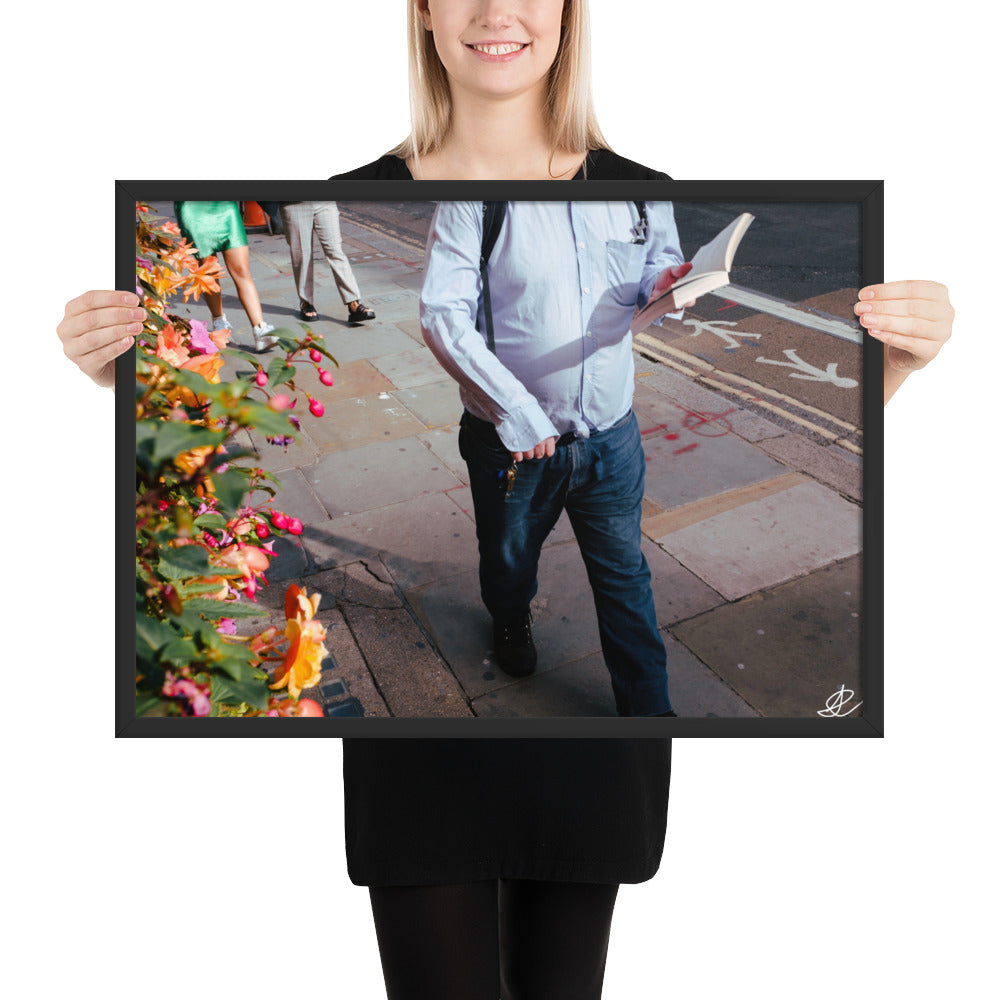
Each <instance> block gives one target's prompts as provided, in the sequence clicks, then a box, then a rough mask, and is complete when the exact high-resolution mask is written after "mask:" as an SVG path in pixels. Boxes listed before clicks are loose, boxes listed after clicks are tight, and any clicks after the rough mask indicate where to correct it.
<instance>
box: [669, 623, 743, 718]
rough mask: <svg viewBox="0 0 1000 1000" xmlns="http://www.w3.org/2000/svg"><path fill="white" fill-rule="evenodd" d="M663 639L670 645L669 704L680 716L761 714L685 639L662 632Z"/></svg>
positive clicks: (719, 716)
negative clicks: (708, 664)
mask: <svg viewBox="0 0 1000 1000" xmlns="http://www.w3.org/2000/svg"><path fill="white" fill-rule="evenodd" d="M663 642H664V645H665V646H666V647H667V684H668V688H669V691H670V704H671V705H672V706H673V709H674V711H675V712H676V713H677V715H678V716H683V717H685V718H689V719H690V718H703V719H745V718H754V717H756V716H757V715H759V714H760V713H758V712H757V711H755V710H754V709H753V708H752V707H751V706H750V705H748V704H747V703H746V702H745V701H744V700H743V698H741V697H740V695H739V694H738V693H737V692H736V691H734V690H733V689H732V688H731V687H730V686H729V684H727V683H726V682H725V681H724V680H723V679H722V678H720V677H719V675H718V674H716V673H714V672H713V671H712V670H710V669H709V668H708V667H707V666H706V665H705V664H704V663H702V662H701V660H699V659H698V657H697V656H695V654H694V653H692V652H691V650H690V649H688V648H687V647H686V646H685V645H683V643H681V642H679V641H678V640H677V639H675V638H674V637H673V636H672V635H670V634H669V633H667V632H665V633H663Z"/></svg>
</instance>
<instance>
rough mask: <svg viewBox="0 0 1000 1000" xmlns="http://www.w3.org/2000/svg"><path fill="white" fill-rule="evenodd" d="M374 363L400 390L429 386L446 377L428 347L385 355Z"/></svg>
mask: <svg viewBox="0 0 1000 1000" xmlns="http://www.w3.org/2000/svg"><path fill="white" fill-rule="evenodd" d="M372 363H373V364H374V365H375V367H376V368H377V369H378V370H379V371H380V372H381V373H382V374H383V375H385V376H386V378H388V379H391V380H392V382H393V384H394V385H395V386H397V387H398V388H400V389H413V388H415V387H416V386H418V385H429V384H431V383H434V382H440V381H441V380H442V379H443V378H444V377H445V372H444V369H443V368H442V367H441V365H440V364H439V363H438V360H437V358H435V357H434V355H433V354H431V352H430V350H429V349H428V348H426V347H415V348H413V349H412V350H409V351H399V352H397V353H395V354H391V355H385V356H383V357H380V358H375V359H374V361H373V362H372Z"/></svg>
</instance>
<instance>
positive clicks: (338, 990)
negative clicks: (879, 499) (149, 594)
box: [0, 0, 1000, 1000]
mask: <svg viewBox="0 0 1000 1000" xmlns="http://www.w3.org/2000/svg"><path fill="white" fill-rule="evenodd" d="M593 6H594V8H595V10H594V28H595V31H594V62H595V76H596V84H595V91H596V94H597V99H598V111H599V115H600V119H601V121H602V124H603V126H604V128H605V131H606V133H607V135H608V137H609V139H610V141H611V142H612V144H613V145H614V146H615V147H616V148H617V149H618V150H619V151H620V152H622V153H624V154H625V155H627V156H629V157H631V158H633V159H636V160H639V161H641V162H645V163H648V164H650V165H652V166H655V167H658V168H662V169H666V170H667V171H669V172H670V173H671V174H672V175H673V176H674V177H677V178H683V179H702V178H712V179H765V178H830V179H843V178H874V179H880V178H884V179H885V180H886V271H887V277H890V278H903V277H921V278H933V279H936V280H939V281H942V282H944V283H946V284H947V285H948V286H949V288H950V289H951V293H952V301H953V302H954V304H955V305H956V307H957V310H958V320H957V322H956V325H955V334H954V339H953V341H952V343H951V344H949V345H948V346H947V348H946V349H945V351H944V352H943V353H942V355H941V357H940V359H939V360H938V361H936V362H935V363H934V365H933V366H932V367H931V368H930V369H929V370H928V371H926V372H921V373H918V374H916V375H914V376H913V377H912V378H911V379H910V380H909V382H908V383H907V384H906V385H905V386H904V387H903V388H902V390H901V391H900V393H899V395H898V397H897V398H896V400H894V401H893V403H892V404H891V406H890V407H889V409H888V411H887V414H886V451H887V461H886V505H887V510H888V516H887V520H886V566H887V569H886V632H887V657H886V690H887V703H888V709H887V713H886V731H887V734H888V735H887V738H886V739H885V740H858V741H843V740H840V741H834V740H813V741H805V740H795V741H788V740H784V741H782V740H741V741H736V740H712V741H695V740H678V741H676V742H675V769H674V770H675V773H674V779H673V784H672V791H671V821H670V828H669V830H668V834H667V846H666V851H665V855H664V862H663V866H662V868H661V870H660V872H659V874H658V875H657V876H656V878H655V879H653V880H652V881H651V882H649V883H646V884H644V885H641V886H626V887H623V889H622V890H621V893H620V896H619V905H618V909H617V911H616V916H615V927H614V931H613V934H612V943H611V952H610V958H609V964H608V972H607V981H606V990H605V996H606V997H607V998H608V1000H626V998H635V997H685V998H699V1000H702V998H703V1000H715V998H723V997H730V996H744V995H749V996H763V995H767V996H769V997H776V998H798V997H801V996H810V997H815V998H825V997H834V996H837V997H843V996H845V995H846V996H855V997H859V998H864V1000H869V998H875V997H882V996H884V995H885V994H886V993H887V992H889V991H891V992H892V993H894V994H899V995H905V996H908V997H910V998H914V1000H919V998H929V997H936V996H938V995H941V994H942V993H944V992H947V993H949V994H953V995H956V996H964V995H975V994H977V993H979V992H981V990H980V988H979V983H980V981H981V979H985V977H986V974H987V943H988V940H992V936H993V935H990V936H989V938H987V934H988V931H989V927H988V923H987V920H988V918H989V917H991V916H992V914H993V905H992V902H993V899H994V898H995V891H996V884H995V878H996V869H995V862H994V860H993V855H994V852H993V851H992V850H988V848H991V847H993V846H995V845H994V844H993V843H992V837H991V831H992V829H993V824H992V817H991V815H990V814H989V813H987V811H986V810H987V806H986V802H987V801H988V800H990V799H991V798H992V794H991V792H992V791H993V790H994V788H995V782H994V781H993V780H991V779H992V769H991V768H990V765H991V764H992V762H993V759H994V757H995V753H994V751H993V744H992V743H991V742H989V741H988V739H987V727H988V726H989V725H990V723H991V722H992V718H991V716H992V709H993V705H994V704H995V702H996V700H997V681H996V668H997V666H998V665H1000V664H998V657H997V654H996V651H995V647H994V646H993V645H992V644H991V643H990V642H989V639H990V638H991V632H992V628H991V625H992V620H991V618H995V614H993V609H992V608H991V607H988V606H987V581H988V580H989V581H991V582H992V579H993V577H994V572H993V571H994V567H995V565H996V562H997V557H998V555H1000V553H998V546H997V529H996V520H995V514H994V512H995V509H996V504H995V500H994V491H993V489H992V488H991V487H992V486H993V468H994V467H995V464H996V453H997V448H996V444H995V439H994V437H993V427H992V418H993V413H992V407H991V406H989V396H988V393H989V389H990V387H991V385H992V379H991V373H992V371H993V369H994V368H995V364H996V357H997V349H996V340H995V337H996V332H997V331H996V319H995V315H994V313H993V311H992V310H990V309H989V306H988V301H989V295H990V294H991V291H992V285H993V275H992V273H991V272H992V259H993V256H994V255H993V254H992V253H990V252H988V246H987V239H986V235H985V234H987V233H990V232H991V231H992V230H995V228H996V224H997V212H996V208H995V202H994V200H993V197H992V186H987V185H992V182H993V180H994V178H993V176H992V174H990V175H987V169H988V165H991V164H992V163H993V162H994V158H993V157H989V156H987V155H986V152H987V149H986V145H985V140H984V138H983V135H984V133H988V132H990V131H993V130H992V129H991V127H990V124H989V122H987V121H985V120H982V119H981V118H977V117H976V116H975V114H974V112H973V111H972V104H973V103H974V100H975V98H976V96H977V95H981V94H983V93H985V92H986V87H987V73H986V67H987V66H988V65H990V63H989V62H988V59H990V58H991V57H992V53H988V52H987V50H986V45H985V39H984V37H983V36H982V35H981V34H977V33H976V31H975V29H974V28H970V29H968V30H966V29H965V27H964V25H965V24H966V23H969V24H975V22H976V18H974V17H972V18H968V19H967V18H965V17H963V16H962V10H963V9H964V10H965V11H966V12H967V13H969V14H970V15H971V13H972V7H971V5H970V4H962V3H957V4H953V5H952V6H951V7H950V8H949V11H948V13H947V14H946V15H945V16H944V17H943V16H942V12H941V11H940V9H939V8H932V7H931V6H930V5H929V4H919V5H918V4H902V3H892V4H883V5H879V6H878V7H876V6H875V5H873V4H870V3H859V2H856V0H848V2H846V3H844V4H841V5H840V6H839V7H836V8H835V7H831V6H826V7H823V8H821V9H820V10H819V12H818V13H817V12H815V11H813V10H811V9H809V10H807V9H806V8H803V7H802V5H800V4H792V3H787V2H781V3H765V4H764V5H760V4H758V5H754V6H752V7H748V6H747V5H745V4H742V3H732V2H731V0H720V2H719V3H716V4H714V5H712V6H711V7H710V8H706V7H704V6H701V7H697V6H692V5H681V4H671V5H661V4H648V3H645V2H641V0H624V2H618V3H610V2H607V0H593ZM402 8H403V3H402V0H394V2H391V3H390V2H388V0H379V2H377V3H370V4H366V5H362V4H354V3H351V4H347V3H341V4H337V5H334V4H329V3H318V2H314V0H295V2H293V3H291V4H290V5H289V6H288V7H287V8H276V7H275V6H274V5H273V4H263V3H255V2H249V3H248V2H243V3H239V4H236V3H232V2H228V0H227V2H221V3H213V4H210V5H209V4H206V5H202V6H200V7H193V6H186V5H185V6H173V5H170V6H168V5H166V4H163V5H155V4H145V5H135V4H131V3H122V2H115V3H103V4H96V5H90V7H81V6H73V7H70V8H68V9H61V10H58V9H57V10H54V9H52V8H45V9H44V11H43V10H42V9H41V8H36V9H35V10H31V11H27V12H25V13H23V14H22V18H23V20H22V24H21V27H20V29H19V31H18V32H17V38H18V40H17V44H16V45H14V44H12V45H11V46H10V48H9V50H8V54H7V57H6V59H5V64H4V65H3V67H2V70H0V72H2V73H3V83H4V92H5V94H7V95H8V98H9V100H8V101H7V102H6V103H7V111H6V113H5V119H6V128H5V133H6V135H5V137H6V139H7V140H8V142H7V143H6V145H7V150H8V152H7V156H6V157H5V162H4V168H3V170H4V181H5V183H4V190H5V192H6V197H5V199H4V235H5V237H6V238H5V240H4V246H3V251H2V252H3V261H4V265H5V266H4V268H3V275H4V293H5V295H4V304H5V308H6V311H7V312H6V317H5V318H6V324H5V326H6V331H5V333H6V336H5V343H6V344H7V345H8V346H7V351H8V354H7V357H8V361H7V364H8V366H9V368H8V370H9V371H10V372H11V374H12V375H13V378H12V379H11V381H12V383H13V386H14V395H13V398H11V397H9V396H8V400H9V402H8V405H7V407H6V414H7V418H8V421H9V422H8V430H7V454H8V455H9V458H8V463H9V468H8V472H7V475H6V476H5V477H4V478H5V483H6V489H5V491H4V523H5V526H6V529H7V530H6V532H5V550H6V552H5V555H6V565H7V567H8V576H7V578H8V581H9V583H10V585H9V586H5V587H4V593H5V594H6V595H7V596H6V598H5V599H4V600H5V603H6V608H5V610H6V611H7V612H8V613H7V614H5V617H4V621H5V628H6V632H7V656H6V662H5V667H6V670H7V674H8V686H7V699H8V706H9V710H8V712H7V713H6V719H5V723H6V724H5V725H4V727H3V737H2V739H3V744H4V760H5V767H4V768H3V774H4V777H3V799H4V802H5V804H6V806H7V808H6V809H5V813H6V815H7V819H6V821H5V822H4V831H5V833H6V842H7V844H8V846H7V849H6V852H5V853H6V857H7V862H8V863H7V866H6V867H7V871H6V875H5V880H4V881H5V891H4V896H5V902H6V909H7V912H8V916H7V919H6V924H7V933H6V934H5V936H4V940H5V946H6V948H7V949H9V959H8V961H7V963H6V967H7V968H8V969H9V970H12V971H13V975H14V977H15V980H16V984H15V989H14V991H13V992H14V994H15V995H17V996H18V997H19V998H29V997H46V998H48V997H55V996H66V995H75V994H77V993H79V992H80V991H81V990H84V989H86V990H89V989H90V987H91V986H94V987H96V988H98V989H99V990H100V992H101V993H102V995H104V996H107V997H109V998H119V997H121V998H124V997H126V996H132V995H134V994H135V993H136V992H139V993H140V994H141V995H142V996H144V997H147V998H149V1000H157V998H160V997H163V998H166V997H173V996H175V995H176V994H177V992H178V989H180V990H181V991H183V993H184V994H185V996H187V997H189V998H190V1000H207V998H215V997H219V996H231V995H238V996H240V997H241V998H243V1000H255V998H268V1000H270V998H272V997H274V996H276V995H282V996H292V997H295V998H296V1000H298V998H328V997H335V996H345V997H346V996H350V997H352V998H356V1000H369V998H371V1000H378V998H380V997H382V996H384V991H383V988H382V984H381V974H380V968H379V961H378V952H377V948H376V943H375V935H374V931H373V928H372V923H371V917H370V910H369V907H368V897H367V892H366V890H364V889H362V888H357V887H354V886H352V885H351V884H350V883H349V881H348V878H347V875H346V870H345V866H344V861H343V832H342V823H343V812H342V791H341V776H340V767H341V750H340V743H339V741H336V740H331V741H322V742H320V741H307V740H294V741H274V740H266V741H250V740H239V741H225V740H200V741H180V740H178V741H155V740H113V739H112V686H111V673H112V664H113V656H112V652H113V621H112V616H111V611H110V606H111V605H110V594H111V591H112V584H113V581H112V574H111V566H110V559H109V551H110V547H111V540H112V532H113V523H112V497H111V482H112V396H111V394H110V393H108V392H104V391H101V390H98V389H96V388H95V387H94V386H92V385H91V384H89V383H88V382H87V381H86V380H85V379H84V378H83V377H82V376H81V375H79V374H78V373H77V372H76V371H75V369H73V368H72V366H71V365H70V363H69V362H68V361H66V359H65V358H64V357H63V356H62V354H61V351H60V350H59V347H58V344H57V342H56V337H55V333H54V328H55V325H56V323H57V322H58V320H59V318H60V317H61V314H62V309H63V303H65V301H66V300H67V299H68V298H70V297H72V296H74V295H76V294H78V293H80V292H82V291H84V290H85V289H88V288H102V287H108V286H109V284H110V283H111V282H112V280H113V256H112V250H113V234H112V219H113V207H114V205H113V181H114V179H115V178H142V177H145V178H151V177H160V178H196V177H205V178H219V179H223V178H321V177H327V176H329V175H330V174H331V173H334V172H336V171H340V170H345V169H348V168H351V167H353V166H356V165H358V164H360V163H364V162H367V161H368V160H371V159H374V158H375V157H376V156H377V155H379V154H380V153H382V152H384V150H385V149H386V148H388V147H389V146H390V145H391V144H394V143H395V142H396V141H397V140H398V139H399V138H400V137H401V136H402V135H403V134H404V133H405V131H406V127H407V125H406V118H405V114H406V93H405V89H406V77H405V68H404V55H403V53H404V34H403V10H402ZM948 15H950V17H949V16H948ZM959 81H961V82H959ZM22 344H23V345H30V347H31V350H30V351H29V352H28V353H27V355H22V354H21V353H20V351H19V350H18V349H17V348H18V347H19V346H20V345H22ZM992 589H993V592H994V593H995V587H994V588H992ZM991 881H992V885H991V884H990V883H991ZM428 1000H432V998H428Z"/></svg>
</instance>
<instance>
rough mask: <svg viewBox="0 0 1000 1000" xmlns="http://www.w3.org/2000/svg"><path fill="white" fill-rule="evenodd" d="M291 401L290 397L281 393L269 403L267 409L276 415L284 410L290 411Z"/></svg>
mask: <svg viewBox="0 0 1000 1000" xmlns="http://www.w3.org/2000/svg"><path fill="white" fill-rule="evenodd" d="M290 401H291V400H290V397H288V396H286V395H285V394H284V393H282V392H279V393H278V394H277V395H275V396H272V397H271V398H270V399H269V400H268V401H267V408H268V409H269V410H273V411H274V412H275V413H281V411H282V410H287V409H288V407H289V403H290ZM292 405H294V404H292Z"/></svg>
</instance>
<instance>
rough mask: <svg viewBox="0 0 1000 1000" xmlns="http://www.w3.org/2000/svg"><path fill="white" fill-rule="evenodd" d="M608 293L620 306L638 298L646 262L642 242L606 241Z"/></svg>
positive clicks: (631, 304)
mask: <svg viewBox="0 0 1000 1000" xmlns="http://www.w3.org/2000/svg"><path fill="white" fill-rule="evenodd" d="M606 246H607V257H608V294H609V295H610V296H611V298H612V299H614V301H615V302H617V303H618V304H619V305H622V306H634V305H635V304H636V300H637V299H638V298H639V282H640V281H641V280H642V269H643V266H644V265H645V263H646V247H645V244H642V243H625V242H624V241H623V240H608V241H607V244H606Z"/></svg>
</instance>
